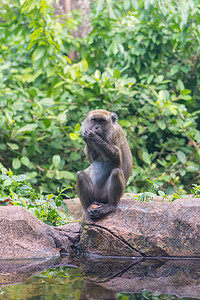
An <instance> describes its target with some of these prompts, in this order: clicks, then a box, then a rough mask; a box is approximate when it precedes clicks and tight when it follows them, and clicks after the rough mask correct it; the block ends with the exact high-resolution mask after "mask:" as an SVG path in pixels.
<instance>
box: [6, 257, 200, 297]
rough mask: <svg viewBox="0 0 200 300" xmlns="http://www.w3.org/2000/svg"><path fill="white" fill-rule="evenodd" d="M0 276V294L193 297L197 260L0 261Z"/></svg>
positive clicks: (199, 280)
mask: <svg viewBox="0 0 200 300" xmlns="http://www.w3.org/2000/svg"><path fill="white" fill-rule="evenodd" d="M49 266H54V267H52V268H49ZM46 268H47V269H46ZM41 270H43V271H42V272H41ZM34 274H35V275H34ZM0 282H1V285H0V300H3V299H4V300H5V299H8V300H26V299H29V300H47V299H48V300H51V299H52V300H58V299H59V300H60V299H67V300H68V299H74V300H76V299H77V300H101V299H102V300H114V299H117V300H148V299H151V300H169V299H170V300H175V299H182V300H183V299H184V300H186V299H187V300H193V299H200V297H199V296H200V261H198V260H197V261H190V260H175V261H173V260H142V261H141V260H131V259H129V260H115V259H109V260H108V259H104V260H102V259H101V260H96V259H95V260H94V259H91V258H89V259H87V260H83V259H82V260H81V261H77V260H74V261H70V262H69V260H68V258H62V259H57V260H42V261H41V260H23V261H1V262H0Z"/></svg>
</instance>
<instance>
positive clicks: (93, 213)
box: [86, 202, 115, 221]
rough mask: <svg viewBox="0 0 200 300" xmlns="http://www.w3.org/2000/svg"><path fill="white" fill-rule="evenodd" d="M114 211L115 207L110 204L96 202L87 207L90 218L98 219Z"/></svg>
mask: <svg viewBox="0 0 200 300" xmlns="http://www.w3.org/2000/svg"><path fill="white" fill-rule="evenodd" d="M114 211H115V207H114V206H112V205H110V204H104V203H97V202H94V203H92V204H91V205H90V206H89V207H88V208H87V213H86V215H87V217H88V218H89V219H90V220H92V221H97V220H99V219H101V218H103V217H104V216H106V215H108V214H109V213H111V212H114Z"/></svg>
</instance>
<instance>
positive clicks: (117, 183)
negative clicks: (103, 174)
mask: <svg viewBox="0 0 200 300" xmlns="http://www.w3.org/2000/svg"><path fill="white" fill-rule="evenodd" d="M124 187H125V179H124V174H123V172H122V170H120V169H118V168H115V169H113V171H112V172H111V175H110V177H109V179H108V181H107V183H106V185H105V192H106V197H107V200H108V203H106V204H104V203H98V202H96V204H98V207H95V208H94V209H92V210H90V208H88V209H87V213H88V216H89V217H90V219H91V220H94V221H95V220H98V219H101V218H103V217H104V216H106V215H108V214H109V213H111V212H114V211H115V209H116V207H117V205H118V203H119V200H120V198H121V196H122V195H123V193H124Z"/></svg>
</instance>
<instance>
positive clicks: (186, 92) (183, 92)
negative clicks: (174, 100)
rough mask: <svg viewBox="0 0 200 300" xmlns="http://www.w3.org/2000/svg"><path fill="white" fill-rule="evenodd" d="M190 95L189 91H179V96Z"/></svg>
mask: <svg viewBox="0 0 200 300" xmlns="http://www.w3.org/2000/svg"><path fill="white" fill-rule="evenodd" d="M190 93H191V91H190V90H182V91H181V95H188V94H190Z"/></svg>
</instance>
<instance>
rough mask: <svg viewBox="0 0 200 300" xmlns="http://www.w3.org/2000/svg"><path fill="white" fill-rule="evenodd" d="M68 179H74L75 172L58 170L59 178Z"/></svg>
mask: <svg viewBox="0 0 200 300" xmlns="http://www.w3.org/2000/svg"><path fill="white" fill-rule="evenodd" d="M62 178H64V179H68V180H74V174H73V173H71V172H68V171H59V172H58V180H59V179H62Z"/></svg>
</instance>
